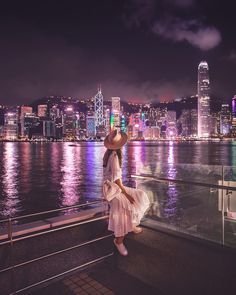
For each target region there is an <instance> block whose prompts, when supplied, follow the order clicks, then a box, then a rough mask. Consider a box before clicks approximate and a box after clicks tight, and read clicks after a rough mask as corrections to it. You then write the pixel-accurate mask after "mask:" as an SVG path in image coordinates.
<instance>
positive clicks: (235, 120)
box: [231, 95, 236, 136]
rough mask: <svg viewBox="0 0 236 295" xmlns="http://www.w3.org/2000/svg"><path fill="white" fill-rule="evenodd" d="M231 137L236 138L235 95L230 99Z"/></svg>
mask: <svg viewBox="0 0 236 295" xmlns="http://www.w3.org/2000/svg"><path fill="white" fill-rule="evenodd" d="M231 132H232V135H233V136H236V95H234V97H233V98H232V130H231Z"/></svg>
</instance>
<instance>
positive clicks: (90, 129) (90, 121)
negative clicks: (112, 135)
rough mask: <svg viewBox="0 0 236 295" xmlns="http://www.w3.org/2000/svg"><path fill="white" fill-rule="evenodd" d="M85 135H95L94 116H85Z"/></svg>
mask: <svg viewBox="0 0 236 295" xmlns="http://www.w3.org/2000/svg"><path fill="white" fill-rule="evenodd" d="M86 135H87V137H95V136H96V126H95V117H94V116H87V117H86Z"/></svg>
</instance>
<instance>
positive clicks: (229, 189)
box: [131, 167, 236, 245]
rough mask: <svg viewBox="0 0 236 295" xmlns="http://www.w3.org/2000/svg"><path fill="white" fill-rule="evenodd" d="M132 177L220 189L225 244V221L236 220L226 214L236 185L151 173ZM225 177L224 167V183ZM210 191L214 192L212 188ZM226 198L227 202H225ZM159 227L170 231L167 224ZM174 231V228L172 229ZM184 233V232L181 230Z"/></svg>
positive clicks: (223, 242) (222, 238)
mask: <svg viewBox="0 0 236 295" xmlns="http://www.w3.org/2000/svg"><path fill="white" fill-rule="evenodd" d="M131 177H132V178H136V179H140V180H142V179H143V180H145V181H146V180H147V181H155V182H158V183H164V184H170V183H175V184H179V185H190V186H199V187H205V188H209V189H217V190H220V194H219V195H220V199H221V204H222V208H221V210H220V211H221V230H222V237H221V241H222V245H225V221H232V222H234V223H235V222H236V220H233V219H232V220H231V219H230V218H228V217H227V216H226V214H227V212H228V211H229V203H230V197H231V194H232V192H233V191H236V187H235V186H229V185H223V184H222V185H221V184H213V183H212V184H210V183H206V182H199V181H191V180H184V179H177V178H169V177H158V176H153V175H150V174H143V173H141V174H132V175H131ZM223 179H224V170H223V167H222V180H221V179H219V181H222V183H224V181H223ZM224 191H225V195H224ZM210 192H212V191H211V190H210ZM225 200H226V202H225ZM157 227H158V228H159V229H161V230H164V231H168V232H169V228H168V229H167V228H166V227H165V226H163V227H162V226H161V225H160V224H159V226H157ZM171 231H172V230H171ZM175 234H178V231H176V232H175ZM181 235H182V232H181Z"/></svg>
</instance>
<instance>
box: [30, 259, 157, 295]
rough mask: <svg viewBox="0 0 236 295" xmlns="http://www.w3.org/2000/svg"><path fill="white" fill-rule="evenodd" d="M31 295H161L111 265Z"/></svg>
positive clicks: (78, 274)
mask: <svg viewBox="0 0 236 295" xmlns="http://www.w3.org/2000/svg"><path fill="white" fill-rule="evenodd" d="M30 294H32V295H42V294H43V295H52V294H56V295H87V294H90V295H99V294H104V295H113V294H118V295H119V294H120V295H125V294H127V295H128V294H135V295H139V294H140V295H142V294H148V295H154V294H156V295H159V294H160V295H162V294H163V293H161V292H160V291H158V290H157V289H156V288H153V287H151V286H149V285H147V284H145V283H143V282H141V281H140V280H138V279H137V278H135V277H133V276H130V275H128V274H127V273H125V272H123V271H120V270H118V269H114V268H111V265H108V264H106V263H103V264H101V265H99V266H98V267H94V268H93V269H92V270H89V271H86V272H78V273H76V274H73V275H71V276H68V277H66V278H64V279H62V280H60V281H59V282H56V283H53V284H51V285H49V286H47V287H44V288H41V289H39V290H36V291H34V292H32V293H30Z"/></svg>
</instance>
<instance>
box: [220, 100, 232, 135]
mask: <svg viewBox="0 0 236 295" xmlns="http://www.w3.org/2000/svg"><path fill="white" fill-rule="evenodd" d="M230 125H231V114H230V109H229V105H228V104H222V106H221V112H220V133H221V134H223V135H227V134H229V133H230V127H231V126H230Z"/></svg>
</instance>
